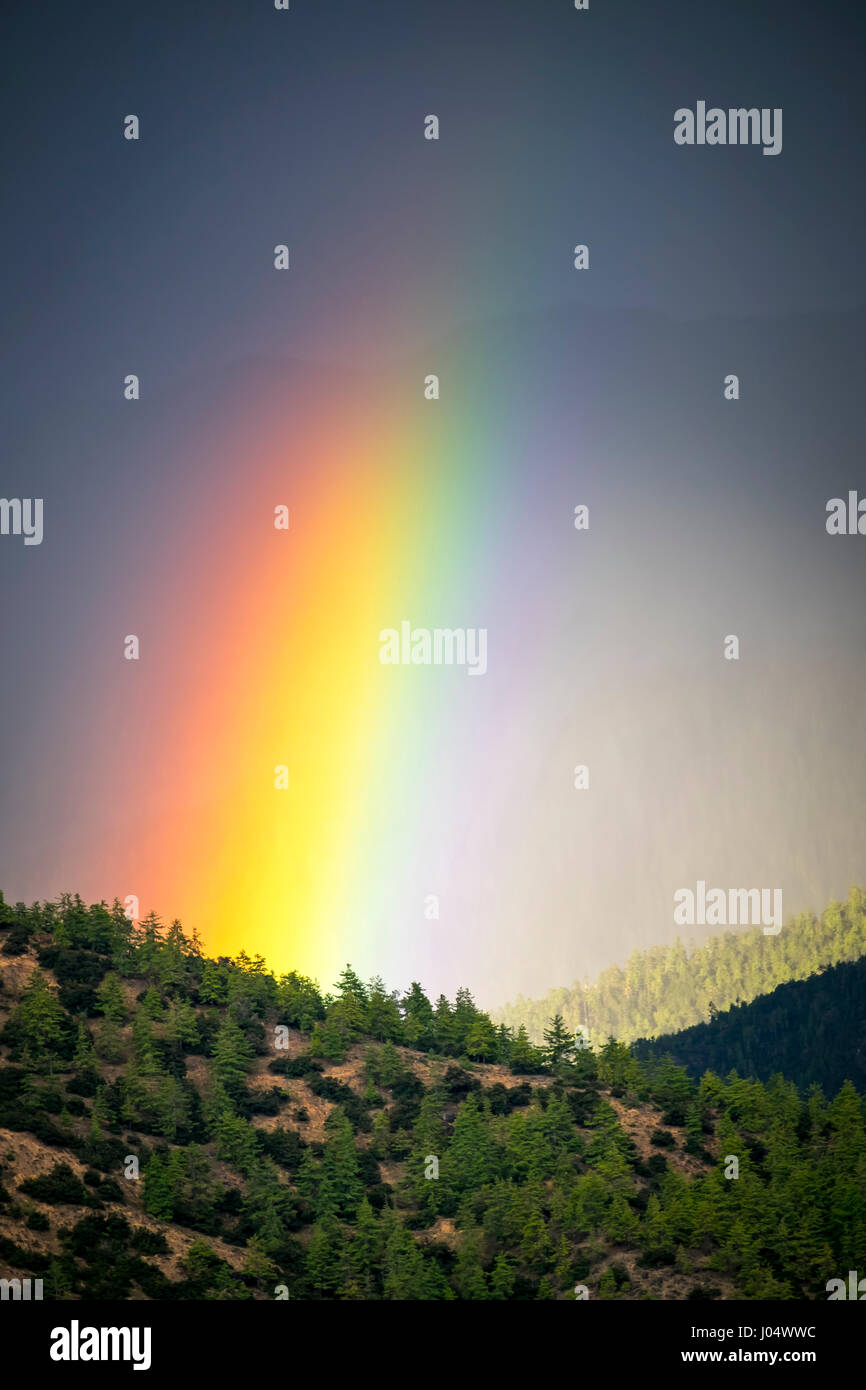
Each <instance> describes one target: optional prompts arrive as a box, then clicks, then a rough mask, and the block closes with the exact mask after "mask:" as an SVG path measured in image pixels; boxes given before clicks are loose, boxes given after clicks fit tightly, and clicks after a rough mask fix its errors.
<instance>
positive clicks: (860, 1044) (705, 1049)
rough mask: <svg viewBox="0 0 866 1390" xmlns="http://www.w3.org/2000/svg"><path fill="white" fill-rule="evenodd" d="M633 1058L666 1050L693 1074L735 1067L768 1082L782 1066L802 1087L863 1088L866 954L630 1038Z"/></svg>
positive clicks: (865, 1080)
mask: <svg viewBox="0 0 866 1390" xmlns="http://www.w3.org/2000/svg"><path fill="white" fill-rule="evenodd" d="M635 1051H636V1053H637V1055H638V1056H639V1057H650V1056H652V1055H657V1056H661V1055H663V1054H664V1053H669V1054H670V1055H671V1056H672V1057H673V1058H674V1059H675V1060H676V1061H677V1062H680V1063H681V1064H682V1065H683V1066H684V1067H686V1068H687V1069H688V1070H689V1071H690V1072H691V1073H692V1074H693V1075H695V1076H700V1075H701V1074H702V1073H703V1072H705V1071H720V1070H722V1071H724V1070H725V1069H726V1068H727V1069H731V1068H733V1069H735V1070H736V1071H738V1072H739V1073H740V1074H741V1075H742V1076H754V1077H758V1078H759V1079H760V1080H762V1081H767V1080H769V1078H770V1077H771V1076H772V1075H773V1074H774V1073H775V1072H781V1073H782V1075H784V1076H786V1077H788V1078H789V1079H790V1080H791V1081H793V1082H795V1084H796V1085H797V1086H799V1087H800V1089H801V1090H806V1089H807V1088H808V1087H809V1086H811V1085H817V1086H821V1087H822V1088H823V1089H824V1090H825V1091H836V1090H838V1089H839V1087H840V1086H841V1085H842V1083H843V1081H846V1080H850V1081H852V1082H853V1083H854V1085H855V1086H856V1087H857V1089H858V1090H860V1091H861V1092H862V1091H866V959H863V960H858V961H853V962H851V963H850V964H847V965H835V966H830V967H829V968H828V969H827V970H824V971H822V972H821V973H820V974H818V975H813V976H812V978H811V979H809V980H795V981H793V982H791V983H790V984H786V985H779V987H778V989H775V990H773V992H772V994H764V995H761V996H760V997H759V998H758V999H753V1000H752V1002H751V1003H750V1004H735V1005H734V1007H733V1008H732V1009H728V1010H726V1011H725V1012H724V1013H719V1014H717V1015H715V1016H714V1017H713V1018H712V1019H711V1021H710V1022H709V1023H699V1024H697V1025H696V1027H694V1028H686V1029H685V1030H684V1031H683V1032H681V1033H669V1034H665V1035H664V1036H663V1037H660V1038H657V1039H655V1040H654V1041H652V1042H650V1041H647V1040H644V1039H642V1040H640V1041H639V1042H637V1043H636V1044H635Z"/></svg>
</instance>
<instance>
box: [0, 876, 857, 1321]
mask: <svg viewBox="0 0 866 1390" xmlns="http://www.w3.org/2000/svg"><path fill="white" fill-rule="evenodd" d="M0 918H2V923H0V1277H4V1278H26V1277H37V1278H41V1279H42V1280H43V1282H44V1286H45V1297H46V1298H54V1299H73V1300H76V1299H116V1298H120V1299H125V1298H141V1297H144V1298H148V1299H160V1300H165V1299H199V1298H207V1299H249V1298H268V1299H272V1298H280V1297H291V1298H293V1299H301V1300H310V1299H315V1300H319V1299H340V1300H346V1299H350V1300H411V1299H420V1300H439V1299H442V1300H451V1299H460V1300H470V1301H475V1300H484V1299H499V1300H502V1299H519V1300H526V1299H532V1300H535V1299H569V1298H574V1297H575V1296H578V1297H582V1296H585V1295H586V1296H589V1297H592V1298H596V1297H600V1298H604V1299H615V1298H660V1299H684V1298H690V1297H694V1298H701V1297H722V1298H732V1297H745V1298H765V1297H766V1298H778V1299H784V1298H789V1297H790V1298H796V1297H805V1298H826V1296H827V1292H826V1282H827V1280H828V1279H831V1278H836V1277H843V1278H844V1277H846V1276H847V1270H848V1269H849V1268H855V1267H856V1264H857V1260H858V1259H860V1258H862V1251H863V1249H864V1248H866V1129H864V1107H863V1102H862V1100H861V1098H860V1096H859V1095H858V1094H857V1092H856V1091H855V1089H854V1088H853V1087H852V1086H851V1085H850V1083H846V1084H845V1085H844V1086H842V1087H841V1088H840V1090H839V1092H838V1094H837V1095H836V1096H835V1097H834V1098H825V1097H824V1096H823V1095H822V1094H821V1093H820V1092H818V1091H813V1092H812V1093H810V1095H809V1097H808V1099H806V1100H805V1101H804V1099H803V1098H802V1097H801V1096H800V1095H799V1094H798V1092H797V1090H796V1088H795V1087H794V1086H793V1085H792V1084H791V1083H790V1082H787V1081H783V1080H782V1079H781V1078H778V1077H777V1078H774V1079H773V1080H772V1081H771V1082H770V1083H769V1084H767V1085H763V1084H761V1083H759V1082H753V1081H743V1080H740V1079H739V1078H737V1077H736V1076H735V1075H730V1076H726V1078H725V1079H724V1080H723V1079H721V1078H720V1077H718V1076H715V1075H713V1074H708V1075H706V1076H704V1077H703V1078H702V1079H701V1081H700V1082H699V1083H698V1082H696V1081H695V1080H693V1079H691V1078H690V1077H689V1076H688V1074H687V1073H686V1071H685V1070H684V1069H683V1068H681V1067H678V1066H677V1065H675V1064H674V1063H673V1062H671V1061H670V1060H666V1059H657V1058H651V1059H648V1060H647V1061H646V1062H645V1063H639V1062H638V1061H637V1060H636V1059H635V1057H634V1056H633V1055H632V1054H631V1052H630V1050H629V1049H628V1048H627V1047H625V1046H624V1045H622V1044H620V1043H618V1042H615V1041H613V1040H610V1041H609V1042H607V1043H606V1044H605V1045H604V1046H603V1047H601V1048H599V1049H598V1050H597V1051H592V1050H590V1049H584V1050H579V1049H577V1048H576V1047H575V1044H574V1040H573V1038H571V1037H570V1036H569V1034H568V1032H567V1030H566V1029H565V1028H564V1026H563V1024H562V1021H561V1019H553V1020H551V1021H550V1024H549V1026H548V1028H547V1029H546V1041H545V1046H544V1049H543V1050H541V1051H536V1050H533V1049H532V1048H531V1047H530V1046H529V1044H528V1043H527V1042H526V1040H525V1039H519V1038H516V1037H515V1036H513V1035H512V1034H510V1033H509V1031H508V1030H507V1029H499V1030H497V1029H494V1028H493V1026H492V1024H491V1023H490V1021H489V1020H488V1019H487V1018H486V1016H485V1015H484V1014H482V1013H481V1012H479V1011H478V1010H477V1009H476V1008H475V1006H474V1004H473V1002H472V1000H471V997H470V996H469V995H468V993H467V992H466V991H460V992H459V993H458V996H457V998H456V999H455V1000H454V1001H453V1003H452V1002H449V1001H448V1000H445V999H442V998H440V999H439V1000H437V1001H436V1002H435V1003H432V1002H431V1001H429V1000H428V999H427V997H426V995H425V994H424V991H423V989H422V988H421V986H420V985H417V984H415V985H412V987H411V988H410V989H409V990H408V991H406V992H405V993H404V994H402V995H401V994H397V993H395V992H389V991H387V990H386V989H385V987H384V986H383V985H382V984H381V981H378V980H374V981H371V982H370V983H369V984H364V983H362V982H361V981H360V980H359V979H358V977H357V976H356V975H355V973H354V971H352V970H351V969H350V968H349V967H347V969H346V970H345V971H344V972H343V974H342V976H341V978H340V980H339V982H338V984H337V986H336V988H335V991H334V993H333V994H322V992H321V991H320V990H319V988H318V987H317V986H316V984H315V983H314V982H313V981H311V980H308V979H304V978H303V977H301V976H299V975H297V974H293V973H290V974H288V975H284V976H282V977H281V978H279V979H277V978H275V977H274V976H273V975H271V974H270V973H269V972H268V970H267V968H266V967H265V964H264V962H263V961H261V960H259V959H255V960H251V959H249V958H248V957H247V956H245V955H243V954H241V956H239V957H238V958H237V959H235V960H231V961H230V960H226V959H221V960H217V961H214V960H209V959H207V958H206V957H205V956H204V954H203V953H202V951H201V949H200V948H199V946H198V944H197V942H196V941H195V940H190V939H189V938H188V937H186V936H185V935H184V933H183V932H182V931H181V929H180V927H179V925H178V924H176V923H175V924H172V926H171V927H169V928H168V929H164V928H163V927H162V926H161V925H160V924H159V923H158V922H157V921H156V920H155V919H154V918H150V919H147V920H146V921H145V922H143V923H142V924H141V925H140V926H137V925H133V924H131V923H129V922H128V921H126V919H125V918H124V916H123V913H122V912H121V911H120V909H119V907H117V906H115V907H114V908H107V907H105V906H104V905H102V904H99V905H96V906H95V907H90V908H88V907H86V906H85V905H84V904H83V903H81V902H80V901H79V900H77V899H65V900H63V901H62V902H61V903H59V904H47V905H41V906H35V907H32V908H25V907H21V906H18V907H9V906H8V905H6V904H2V903H0ZM480 1054H482V1055H480ZM483 1054H491V1055H489V1057H488V1058H485V1057H484V1056H483ZM725 1070H727V1069H725ZM732 1158H735V1159H736V1164H732V1161H731V1160H732ZM734 1168H736V1170H737V1171H736V1173H734V1171H733V1169H734Z"/></svg>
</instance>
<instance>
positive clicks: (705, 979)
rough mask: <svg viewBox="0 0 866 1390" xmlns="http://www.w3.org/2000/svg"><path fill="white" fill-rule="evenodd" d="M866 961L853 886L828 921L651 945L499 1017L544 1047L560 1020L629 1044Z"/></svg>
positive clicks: (865, 937)
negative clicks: (546, 1031) (552, 1021)
mask: <svg viewBox="0 0 866 1390" xmlns="http://www.w3.org/2000/svg"><path fill="white" fill-rule="evenodd" d="M864 955H866V892H864V890H863V889H862V888H852V889H851V892H850V894H849V896H848V900H847V902H844V903H840V902H831V903H830V904H829V906H828V907H827V908H826V910H825V911H824V912H823V913H822V914H821V916H820V917H817V916H815V915H814V914H813V913H802V914H801V915H800V916H798V917H792V918H791V919H789V921H787V922H786V923H785V925H784V926H783V928H782V930H781V931H780V932H779V933H778V935H776V936H765V935H764V933H763V931H762V930H761V928H760V927H748V928H743V929H742V930H738V931H728V932H724V933H723V934H722V935H720V936H713V937H710V938H709V939H708V940H707V941H706V942H705V943H704V944H703V945H702V946H691V947H690V948H686V946H684V945H683V944H682V942H681V941H677V942H676V943H675V944H674V945H673V946H653V947H651V948H650V949H649V950H646V951H635V952H634V953H633V954H632V955H631V956H630V957H629V959H628V961H627V963H626V965H625V966H624V967H622V966H619V965H612V966H610V967H609V968H608V969H607V970H604V971H602V973H601V974H600V975H599V977H598V979H597V981H596V982H595V984H590V983H586V984H581V983H580V982H579V981H575V982H574V984H572V985H571V986H569V987H567V988H561V989H553V990H550V992H549V993H548V994H546V995H544V997H543V998H541V999H524V998H523V997H520V998H518V999H517V1000H516V1001H515V1002H514V1003H512V1004H507V1005H506V1006H505V1007H504V1008H503V1009H501V1010H499V1012H498V1014H497V1018H498V1020H499V1021H501V1022H503V1023H505V1024H507V1025H508V1026H509V1027H511V1028H518V1027H520V1026H521V1025H523V1026H524V1027H525V1028H526V1030H527V1033H528V1035H529V1037H530V1038H531V1039H532V1040H533V1041H534V1042H538V1041H540V1039H541V1036H542V1030H543V1028H544V1026H545V1024H546V1022H547V1020H548V1019H549V1018H550V1017H552V1015H554V1014H561V1015H562V1017H563V1018H564V1020H565V1022H566V1024H567V1025H568V1027H569V1028H571V1029H576V1028H578V1027H579V1026H581V1025H583V1026H585V1027H588V1029H589V1032H590V1034H591V1036H592V1037H593V1038H596V1039H604V1038H606V1037H608V1036H613V1037H615V1038H619V1039H620V1040H621V1041H623V1042H631V1041H633V1040H634V1039H636V1038H653V1037H658V1036H659V1035H660V1034H668V1033H674V1032H679V1031H680V1030H681V1029H683V1028H690V1027H692V1026H693V1025H694V1024H697V1023H702V1022H704V1021H705V1020H706V1019H707V1018H708V1017H709V1016H710V1013H711V1005H712V1006H713V1007H714V1008H715V1009H718V1010H724V1009H728V1008H730V1007H731V1005H733V1004H737V1003H740V1002H744V1003H749V1002H750V1001H751V1000H752V999H755V998H757V996H758V995H759V994H769V993H770V991H771V990H774V989H775V988H776V986H777V985H780V984H785V983H786V982H787V981H789V980H805V979H808V978H809V976H811V975H815V974H816V973H817V972H818V971H819V970H823V969H825V968H826V967H827V966H830V965H838V964H840V963H841V962H843V961H854V960H859V959H860V957H861V956H864Z"/></svg>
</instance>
